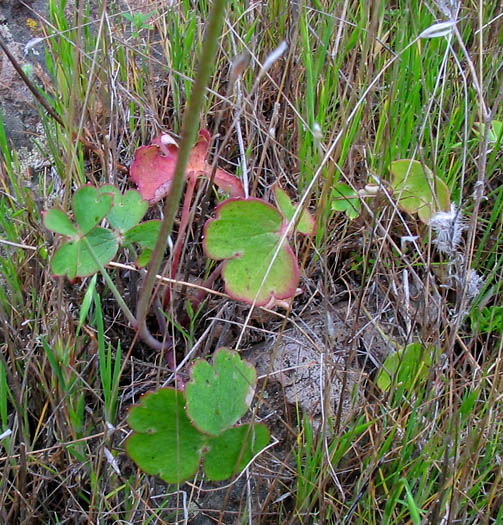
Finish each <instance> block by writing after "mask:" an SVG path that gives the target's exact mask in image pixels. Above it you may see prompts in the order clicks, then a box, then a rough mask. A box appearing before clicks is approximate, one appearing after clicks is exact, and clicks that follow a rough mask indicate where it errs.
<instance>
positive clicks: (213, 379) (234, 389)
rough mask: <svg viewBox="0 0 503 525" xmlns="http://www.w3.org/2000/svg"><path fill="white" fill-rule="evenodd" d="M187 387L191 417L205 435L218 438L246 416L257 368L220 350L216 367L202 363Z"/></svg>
mask: <svg viewBox="0 0 503 525" xmlns="http://www.w3.org/2000/svg"><path fill="white" fill-rule="evenodd" d="M191 376H192V380H191V381H190V382H189V383H187V385H186V387H185V394H186V397H187V415H188V416H189V418H190V419H191V421H192V423H193V424H194V426H195V427H196V428H197V429H199V430H200V431H201V432H205V433H206V434H209V435H211V436H216V435H218V434H220V433H221V432H223V431H224V430H226V429H227V428H229V427H231V426H232V425H233V424H234V423H236V422H237V421H238V419H240V418H241V417H243V416H244V414H245V413H246V411H247V410H248V408H249V407H250V404H251V401H252V399H253V394H254V392H255V385H256V382H257V374H256V372H255V368H254V367H253V366H252V365H251V364H250V363H247V362H246V361H243V360H242V359H241V357H240V356H239V354H238V353H237V352H234V351H233V350H229V349H228V348H220V349H219V350H217V351H216V353H215V355H214V356H213V365H210V364H209V363H208V362H207V361H206V360H203V359H202V360H199V361H196V363H195V364H194V365H193V366H192V370H191Z"/></svg>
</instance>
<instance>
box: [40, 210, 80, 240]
mask: <svg viewBox="0 0 503 525" xmlns="http://www.w3.org/2000/svg"><path fill="white" fill-rule="evenodd" d="M44 225H45V227H46V228H47V229H49V230H51V231H53V232H56V233H60V234H61V235H66V236H67V237H74V236H75V235H78V231H77V228H75V226H74V225H73V224H72V221H71V220H70V219H69V218H68V217H67V215H66V213H65V212H64V211H61V210H58V209H57V208H53V209H52V210H47V211H46V212H45V213H44Z"/></svg>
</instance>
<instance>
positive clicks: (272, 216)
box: [203, 186, 315, 306]
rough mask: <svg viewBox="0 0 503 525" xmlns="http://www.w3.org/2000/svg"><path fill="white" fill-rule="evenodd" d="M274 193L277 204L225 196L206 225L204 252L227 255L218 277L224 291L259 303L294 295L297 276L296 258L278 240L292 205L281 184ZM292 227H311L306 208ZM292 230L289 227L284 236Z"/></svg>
mask: <svg viewBox="0 0 503 525" xmlns="http://www.w3.org/2000/svg"><path fill="white" fill-rule="evenodd" d="M274 194H275V199H276V203H277V205H278V208H279V209H277V208H275V207H274V206H272V205H271V204H269V203H267V202H266V201H264V200H261V199H256V198H249V199H228V200H226V201H224V202H222V204H220V205H219V206H218V207H217V209H216V217H215V218H214V219H210V220H209V221H207V223H206V225H205V228H204V242H203V248H204V252H205V254H206V255H207V256H208V257H210V258H211V259H216V260H221V261H225V262H224V264H223V266H222V278H223V280H224V282H225V289H226V292H227V293H228V294H229V295H230V296H231V297H232V298H234V299H237V300H239V301H244V302H247V303H255V304H257V305H259V306H263V305H269V306H271V305H273V304H275V303H277V302H278V301H282V300H286V299H291V298H293V297H294V296H295V294H296V290H297V284H298V281H299V273H300V272H299V266H298V262H297V258H296V256H295V254H294V252H293V250H292V248H291V247H290V245H289V244H287V243H286V244H281V239H282V237H283V236H284V234H285V231H287V228H288V224H289V222H290V220H291V219H292V218H293V216H294V213H295V206H294V205H293V204H292V202H291V201H290V198H289V197H288V195H287V194H286V192H284V191H283V190H282V189H281V188H280V187H279V186H276V187H275V188H274ZM296 230H297V231H299V232H300V233H304V234H309V235H310V234H313V233H314V230H315V223H314V219H313V218H312V216H311V214H310V213H309V212H308V211H303V212H302V213H301V214H300V219H299V221H298V224H297V226H296ZM293 231H294V228H292V229H290V230H288V232H287V237H290V236H291V235H292V233H293Z"/></svg>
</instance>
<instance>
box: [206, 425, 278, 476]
mask: <svg viewBox="0 0 503 525" xmlns="http://www.w3.org/2000/svg"><path fill="white" fill-rule="evenodd" d="M269 439H270V436H269V429H268V428H267V427H266V426H265V425H263V424H254V425H241V426H238V427H234V428H230V429H228V430H226V431H225V432H224V433H223V434H221V435H219V436H215V437H212V438H209V440H208V447H209V450H208V452H207V453H206V455H205V456H204V471H205V473H206V476H207V477H208V479H210V480H212V481H221V480H224V479H227V478H230V477H231V476H233V475H234V474H237V473H239V472H241V471H242V470H243V469H244V468H245V467H246V465H247V464H248V463H249V462H250V460H251V459H252V458H253V456H255V454H257V453H258V452H260V451H261V450H262V449H263V448H265V447H266V446H267V444H268V443H269Z"/></svg>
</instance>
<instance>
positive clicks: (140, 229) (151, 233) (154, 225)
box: [124, 220, 161, 250]
mask: <svg viewBox="0 0 503 525" xmlns="http://www.w3.org/2000/svg"><path fill="white" fill-rule="evenodd" d="M160 229H161V221H158V220H152V221H146V222H142V223H141V224H138V225H137V226H134V227H133V228H131V229H130V230H128V231H127V232H126V234H125V235H124V246H127V245H128V244H131V243H133V242H137V243H138V244H140V245H141V246H142V247H143V248H148V249H150V250H153V249H154V248H155V243H156V242H157V237H158V236H159V230H160Z"/></svg>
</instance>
